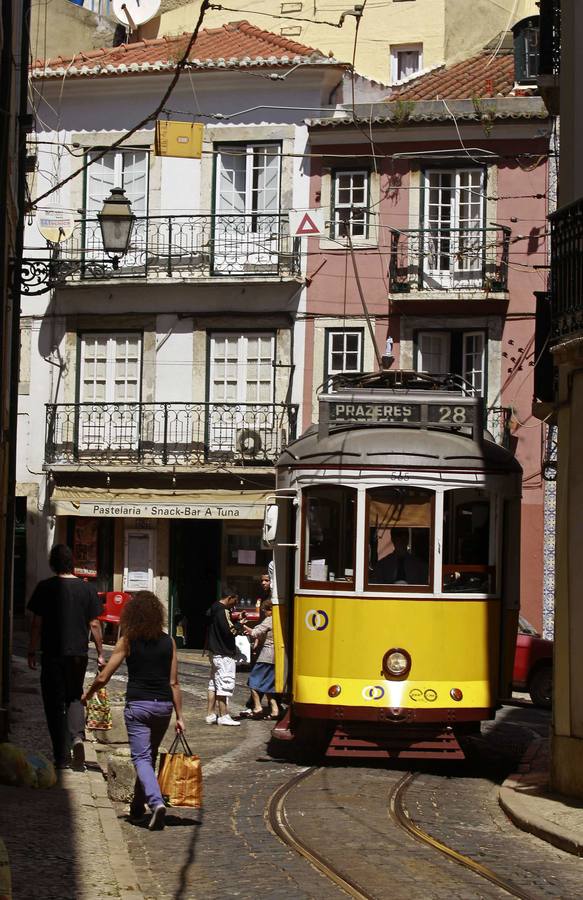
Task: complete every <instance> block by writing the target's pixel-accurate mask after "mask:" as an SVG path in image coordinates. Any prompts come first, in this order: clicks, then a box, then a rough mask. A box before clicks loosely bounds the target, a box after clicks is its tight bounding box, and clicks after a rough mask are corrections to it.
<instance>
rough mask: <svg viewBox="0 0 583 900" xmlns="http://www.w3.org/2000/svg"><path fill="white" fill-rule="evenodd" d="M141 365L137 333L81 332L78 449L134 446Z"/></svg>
mask: <svg viewBox="0 0 583 900" xmlns="http://www.w3.org/2000/svg"><path fill="white" fill-rule="evenodd" d="M141 365H142V336H141V334H140V333H138V332H127V333H123V334H121V333H120V334H109V333H101V334H94V333H87V334H83V335H81V341H80V372H79V401H80V406H79V440H80V447H81V449H89V448H98V447H99V448H101V447H107V446H109V447H114V448H116V449H123V448H127V449H129V448H131V447H133V446H135V443H136V441H137V439H138V434H139V427H140V421H139V401H140V376H141Z"/></svg>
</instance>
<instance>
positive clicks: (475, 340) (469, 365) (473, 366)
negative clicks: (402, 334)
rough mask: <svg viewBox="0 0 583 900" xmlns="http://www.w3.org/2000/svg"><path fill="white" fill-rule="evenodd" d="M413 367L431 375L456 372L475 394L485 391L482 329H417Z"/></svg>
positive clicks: (484, 336) (482, 394) (484, 355)
mask: <svg viewBox="0 0 583 900" xmlns="http://www.w3.org/2000/svg"><path fill="white" fill-rule="evenodd" d="M416 343H417V353H416V366H415V368H416V370H417V371H418V372H428V373H429V374H431V375H447V374H452V375H460V376H461V377H462V378H463V379H464V380H465V381H466V382H467V383H468V385H469V387H471V388H472V391H473V393H474V394H476V395H480V396H485V391H486V360H487V355H486V344H487V341H486V333H485V332H484V331H470V330H468V331H464V330H461V329H460V330H457V329H456V330H449V331H447V330H437V329H435V330H427V331H419V332H418V333H417V342H416Z"/></svg>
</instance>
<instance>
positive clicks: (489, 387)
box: [301, 54, 552, 629]
mask: <svg viewBox="0 0 583 900" xmlns="http://www.w3.org/2000/svg"><path fill="white" fill-rule="evenodd" d="M487 60H488V55H487V54H483V55H481V56H478V57H476V58H474V60H469V61H466V62H464V63H462V64H460V65H458V66H455V67H453V68H451V69H440V70H438V71H437V72H434V73H431V74H429V75H426V76H423V77H421V78H419V79H416V80H415V81H414V82H412V83H411V84H410V85H409V87H408V88H405V89H404V90H401V91H400V93H399V94H398V95H395V94H393V95H392V96H391V97H390V98H389V100H388V101H387V102H386V103H383V104H378V105H374V106H370V105H369V106H367V107H366V108H365V107H364V106H363V107H357V108H356V109H355V110H352V109H350V110H349V111H347V112H346V115H345V116H344V117H342V118H340V117H337V118H334V119H328V120H318V121H313V122H312V123H311V129H310V130H311V135H310V138H311V152H312V154H313V157H312V168H311V172H312V178H311V182H312V186H311V203H310V205H311V206H312V207H323V208H324V209H325V210H326V211H329V214H328V212H327V226H326V234H324V235H321V236H319V237H317V238H310V239H309V240H308V241H307V242H306V244H307V246H306V247H305V248H304V249H305V250H306V252H307V254H308V266H307V282H308V289H307V305H306V315H305V368H304V396H303V404H302V410H303V422H302V423H301V425H302V426H303V427H307V426H308V425H309V424H310V422H311V421H313V420H315V419H316V398H317V394H318V391H319V390H320V389H321V387H322V385H325V384H326V383H327V382H328V379H329V378H330V376H332V375H333V374H337V373H341V372H355V371H372V370H374V369H375V368H378V354H381V355H385V356H386V355H387V354H392V356H393V357H394V359H393V361H392V362H390V365H391V366H392V367H393V368H395V369H415V370H418V371H424V372H429V373H432V374H439V375H441V374H445V373H452V374H454V375H456V376H458V377H459V378H461V379H463V380H464V382H465V384H466V386H467V388H468V389H469V390H471V391H473V392H474V393H478V394H481V395H482V396H483V397H484V399H485V406H486V409H487V422H488V428H489V430H490V431H491V433H492V434H493V436H494V437H495V439H496V440H498V441H499V442H500V443H505V444H506V446H508V447H509V448H510V449H511V450H512V451H513V452H514V453H515V455H516V457H517V459H518V460H519V462H520V464H521V466H522V468H523V472H524V476H523V501H522V535H521V538H520V541H519V540H518V537H517V546H516V553H520V555H521V563H522V583H521V610H522V613H523V615H525V616H526V618H527V619H529V620H530V621H531V622H532V623H533V624H534V625H535V626H536V627H537V628H539V629H542V626H543V605H542V593H543V568H544V563H543V559H544V552H543V551H544V527H543V526H544V482H543V479H542V461H543V453H544V440H545V431H546V427H545V425H544V423H541V422H539V421H538V420H537V419H535V418H533V417H532V414H531V407H532V400H533V394H534V371H535V365H536V363H537V358H536V353H535V347H534V335H535V309H536V298H535V292H537V291H544V289H545V284H546V277H547V270H546V265H547V234H546V216H547V213H548V211H549V194H550V193H551V192H552V185H551V186H550V185H549V140H550V130H551V126H550V120H549V118H548V116H547V113H546V110H545V108H544V106H543V104H542V101H541V100H540V98H539V97H538V96H536V93H535V91H534V90H533V89H532V88H531V87H530V86H529V85H524V86H517V85H516V79H515V75H514V62H513V57H512V56H510V55H509V54H500V55H499V56H498V57H496V58H495V59H494V61H493V63H492V65H491V66H489V67H487V66H486V63H487ZM353 113H355V114H356V117H357V122H356V123H355V121H354V115H353ZM367 314H368V316H367ZM367 318H368V321H367ZM371 330H372V331H374V336H375V342H376V349H375V346H374V343H373V340H372V337H371ZM385 364H387V363H386V360H385Z"/></svg>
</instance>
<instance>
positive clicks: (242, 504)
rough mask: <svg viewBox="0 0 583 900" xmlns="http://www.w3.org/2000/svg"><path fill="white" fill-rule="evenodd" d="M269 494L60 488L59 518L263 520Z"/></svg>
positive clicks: (55, 498)
mask: <svg viewBox="0 0 583 900" xmlns="http://www.w3.org/2000/svg"><path fill="white" fill-rule="evenodd" d="M270 496H273V492H268V491H196V492H194V493H193V492H189V491H170V492H169V491H143V490H139V489H133V490H132V489H129V490H124V491H119V492H118V491H111V490H107V489H106V488H72V487H57V488H56V489H55V491H54V493H53V495H52V497H51V512H52V514H53V515H56V516H89V517H97V518H132V519H198V520H203V519H263V513H264V510H265V504H266V502H267V499H268V497H270Z"/></svg>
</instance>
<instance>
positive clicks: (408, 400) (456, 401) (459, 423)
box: [320, 392, 483, 433]
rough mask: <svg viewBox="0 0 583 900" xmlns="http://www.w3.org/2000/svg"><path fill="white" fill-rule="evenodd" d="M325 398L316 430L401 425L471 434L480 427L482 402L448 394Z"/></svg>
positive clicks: (474, 398)
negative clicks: (437, 428)
mask: <svg viewBox="0 0 583 900" xmlns="http://www.w3.org/2000/svg"><path fill="white" fill-rule="evenodd" d="M363 394H364V392H362V393H360V392H359V393H358V394H355V395H346V394H325V395H324V396H322V397H320V430H321V431H324V432H326V431H328V429H329V428H331V427H334V426H337V425H357V426H363V425H402V426H410V427H417V428H423V427H427V426H429V425H431V426H435V425H437V426H441V427H442V428H446V429H448V428H449V429H452V430H456V431H457V430H460V429H463V430H464V431H466V430H468V429H469V430H471V431H472V432H473V433H475V432H476V431H477V429H478V428H480V427H481V425H482V421H483V404H482V400H481V399H480V398H477V397H465V396H460V395H455V396H452V395H451V394H450V393H446V392H439V393H423V394H422V395H421V394H419V393H415V394H411V393H408V395H407V396H406V397H402V396H401V397H393V396H391V397H387V396H385V397H383V398H382V399H379V398H377V397H370V395H369V396H368V397H366V396H363Z"/></svg>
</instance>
